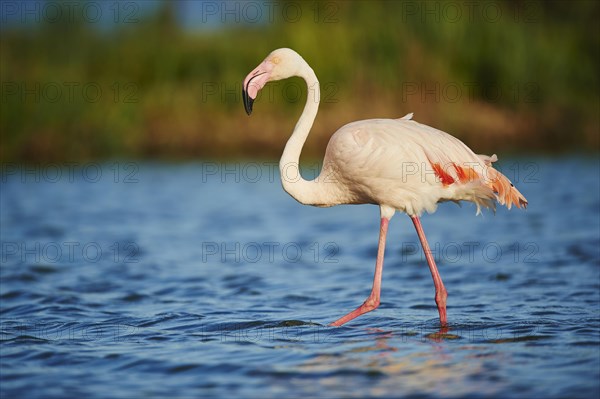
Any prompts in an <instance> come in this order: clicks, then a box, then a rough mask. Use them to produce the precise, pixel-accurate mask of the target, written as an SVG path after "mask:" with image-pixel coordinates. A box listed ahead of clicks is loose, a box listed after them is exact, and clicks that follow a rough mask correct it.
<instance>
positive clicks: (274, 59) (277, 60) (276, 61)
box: [271, 57, 281, 65]
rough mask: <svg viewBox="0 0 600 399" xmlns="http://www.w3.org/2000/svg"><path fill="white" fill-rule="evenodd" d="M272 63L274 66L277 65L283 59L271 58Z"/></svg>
mask: <svg viewBox="0 0 600 399" xmlns="http://www.w3.org/2000/svg"><path fill="white" fill-rule="evenodd" d="M271 62H272V63H273V64H275V65H277V64H279V63H280V62H281V59H280V58H279V57H273V58H271Z"/></svg>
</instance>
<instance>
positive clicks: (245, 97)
mask: <svg viewBox="0 0 600 399" xmlns="http://www.w3.org/2000/svg"><path fill="white" fill-rule="evenodd" d="M242 99H243V100H244V109H245V110H246V113H247V114H248V115H250V114H252V104H254V99H252V98H250V96H249V95H248V93H247V92H246V90H244V89H242Z"/></svg>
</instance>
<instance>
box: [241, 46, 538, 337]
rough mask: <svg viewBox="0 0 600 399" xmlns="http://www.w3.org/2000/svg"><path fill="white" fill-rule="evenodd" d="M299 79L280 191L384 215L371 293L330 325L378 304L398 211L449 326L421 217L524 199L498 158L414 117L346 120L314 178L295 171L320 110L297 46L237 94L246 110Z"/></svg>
mask: <svg viewBox="0 0 600 399" xmlns="http://www.w3.org/2000/svg"><path fill="white" fill-rule="evenodd" d="M292 76H299V77H301V78H303V79H304V80H305V81H306V84H307V87H308V96H307V99H306V105H305V106H304V111H303V112H302V115H301V116H300V119H299V120H298V122H297V123H296V127H295V128H294V131H293V132H292V135H291V137H290V138H289V140H288V142H287V144H286V146H285V149H284V150H283V155H282V156H281V160H280V162H279V169H280V172H281V182H282V185H283V189H284V190H285V191H286V192H287V193H288V194H290V195H291V196H292V197H293V198H295V199H296V200H297V201H298V202H300V203H302V204H305V205H313V206H319V207H328V206H333V205H340V204H376V205H379V208H380V213H381V224H380V229H379V244H378V250H377V260H376V262H375V277H374V279H373V288H372V290H371V294H370V295H369V297H368V298H367V299H366V300H365V301H364V303H363V304H362V305H361V306H359V307H358V308H357V309H355V310H354V311H352V312H350V313H348V314H346V315H345V316H343V317H341V318H339V319H338V320H336V321H334V322H333V323H331V324H330V325H332V326H341V325H342V324H344V323H347V322H348V321H350V320H352V319H354V318H356V317H358V316H360V315H362V314H364V313H367V312H370V311H372V310H374V309H375V308H377V307H378V306H379V301H380V291H381V276H382V272H383V256H384V252H385V242H386V235H387V230H388V224H389V221H390V219H391V218H392V216H393V215H394V213H395V211H396V210H398V211H402V212H405V213H406V214H408V216H409V217H410V218H411V219H412V222H413V224H414V226H415V229H416V230H417V235H418V236H419V240H420V241H421V246H422V247H423V251H424V253H425V257H426V259H427V264H428V265H429V270H430V271H431V276H432V277H433V283H434V286H435V302H436V304H437V308H438V312H439V316H440V324H441V325H442V327H445V326H446V325H447V318H446V297H447V296H448V294H447V292H446V288H445V287H444V283H443V282H442V278H441V277H440V274H439V272H438V270H437V267H436V265H435V261H434V259H433V256H432V255H431V250H430V249H429V244H428V243H427V239H426V238H425V233H424V232H423V228H422V227H421V221H420V219H419V216H420V215H421V214H422V213H423V211H427V212H430V213H431V212H434V211H435V209H436V208H437V204H438V203H439V202H443V201H454V202H458V201H471V202H474V203H475V204H476V206H477V214H479V213H480V212H481V206H483V207H487V208H492V209H494V210H495V201H497V202H498V203H500V204H501V205H506V206H507V207H508V208H509V209H510V207H511V206H512V205H513V204H514V205H516V206H517V207H519V208H520V207H521V206H523V207H526V206H527V200H526V199H525V197H523V195H522V194H521V193H520V192H519V191H518V190H517V189H516V187H515V186H513V184H512V183H511V182H510V180H508V179H507V178H506V177H505V176H504V175H502V174H501V173H500V172H498V171H497V170H496V169H494V168H493V167H492V162H495V161H496V160H497V157H496V155H493V156H491V157H489V156H485V155H477V154H475V153H474V152H473V151H471V149H470V148H469V147H467V146H466V145H465V144H464V143H463V142H461V141H460V140H458V139H457V138H455V137H453V136H451V135H449V134H447V133H445V132H442V131H440V130H437V129H434V128H432V127H429V126H426V125H422V124H420V123H418V122H415V121H414V120H412V114H408V115H406V116H404V117H402V118H400V119H369V120H363V121H357V122H352V123H349V124H347V125H345V126H343V127H341V128H340V129H339V130H338V131H337V132H335V133H334V134H333V136H332V137H331V139H330V140H329V144H328V145H327V149H326V152H325V158H324V160H323V167H322V170H321V173H320V174H319V176H318V177H317V178H316V179H314V180H311V181H307V180H304V179H303V178H302V177H301V176H300V169H299V159H300V152H301V151H302V147H303V145H304V142H305V141H306V138H307V136H308V133H309V132H310V129H311V127H312V125H313V122H314V120H315V117H316V115H317V110H318V108H319V93H320V91H319V81H318V80H317V76H316V75H315V73H314V71H313V70H312V68H311V67H310V66H309V65H308V64H307V63H306V61H304V59H303V58H302V57H301V56H300V55H299V54H298V53H296V52H295V51H294V50H291V49H288V48H280V49H277V50H274V51H273V52H271V54H269V55H268V56H267V58H265V60H264V61H263V62H262V63H261V64H260V65H258V67H256V68H255V69H254V70H253V71H252V72H250V74H248V76H246V79H244V84H243V88H242V97H243V101H244V107H245V109H246V112H247V113H248V115H250V114H251V113H252V105H253V102H254V100H255V99H256V96H257V95H258V92H259V90H261V89H262V88H263V87H264V86H265V84H267V83H268V82H270V81H275V80H281V79H286V78H289V77H292Z"/></svg>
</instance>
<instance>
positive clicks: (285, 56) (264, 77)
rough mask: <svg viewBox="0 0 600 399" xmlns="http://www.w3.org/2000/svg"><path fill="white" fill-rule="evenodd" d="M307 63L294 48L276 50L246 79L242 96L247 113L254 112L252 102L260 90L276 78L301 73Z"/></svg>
mask: <svg viewBox="0 0 600 399" xmlns="http://www.w3.org/2000/svg"><path fill="white" fill-rule="evenodd" d="M303 64H306V62H305V61H304V59H303V58H302V57H301V56H300V54H298V53H297V52H295V51H294V50H292V49H289V48H280V49H277V50H274V51H273V52H271V54H269V55H268V56H267V58H265V60H264V61H263V62H261V63H260V65H259V66H257V67H256V68H254V70H253V71H252V72H250V73H249V74H248V76H246V79H244V84H243V86H242V98H243V99H244V108H245V109H246V113H247V114H248V115H250V114H251V113H252V104H253V103H254V100H255V99H256V96H257V95H258V92H259V91H260V90H261V89H262V88H263V87H264V86H265V85H266V84H267V83H268V82H271V81H274V80H281V79H286V78H289V77H292V76H296V75H299V74H300V73H301V67H302V65H303Z"/></svg>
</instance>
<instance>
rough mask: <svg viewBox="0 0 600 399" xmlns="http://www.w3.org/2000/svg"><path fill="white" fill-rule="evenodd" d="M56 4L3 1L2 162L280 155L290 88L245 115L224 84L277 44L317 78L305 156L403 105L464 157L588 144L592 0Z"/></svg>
mask: <svg viewBox="0 0 600 399" xmlns="http://www.w3.org/2000/svg"><path fill="white" fill-rule="evenodd" d="M67 3H68V2H65V3H61V2H53V3H52V7H58V8H60V9H61V10H62V11H61V12H64V14H62V15H63V17H62V18H54V17H55V16H56V14H48V13H49V12H50V11H53V12H54V8H52V9H47V7H48V4H47V2H43V1H42V2H29V4H30V5H31V4H33V6H31V7H33V8H32V10H34V12H35V7H38V11H39V12H40V15H41V18H38V19H39V21H38V20H36V19H35V18H34V17H35V15H33V14H25V15H24V16H23V15H19V14H14V13H15V9H14V8H5V9H4V10H3V15H2V18H3V21H2V22H3V24H2V30H1V31H0V75H1V82H2V87H1V89H2V93H1V110H0V139H1V140H0V157H1V159H2V161H17V162H21V161H22V162H40V161H74V160H89V159H104V158H115V157H117V158H169V159H173V158H175V159H188V158H206V157H210V158H231V157H249V158H250V157H259V156H260V157H275V156H278V155H279V154H280V152H281V150H282V148H283V145H284V143H285V141H286V140H287V138H288V136H289V133H290V132H291V130H292V128H293V126H294V124H295V121H296V120H297V118H298V116H299V114H300V112H301V109H302V106H303V103H304V101H305V97H304V94H305V91H306V90H305V88H303V87H302V82H301V81H300V80H298V79H292V80H289V81H287V82H280V83H277V84H272V86H271V88H270V89H268V90H265V91H264V92H263V93H262V95H261V97H260V98H259V99H258V100H257V101H256V103H255V112H254V114H253V116H252V118H249V117H248V116H247V115H246V114H245V113H244V110H243V106H242V102H241V94H240V91H241V81H242V79H243V78H244V77H245V76H246V74H247V73H248V72H250V71H251V70H252V69H253V68H254V67H255V66H256V65H257V64H258V63H259V62H260V61H262V59H263V58H264V57H265V56H266V55H267V54H268V53H269V52H270V51H271V50H273V49H275V48H278V47H291V48H294V49H295V50H297V51H298V52H299V53H300V54H301V55H303V57H304V58H305V59H306V60H307V61H308V62H309V64H311V66H312V67H313V68H314V70H315V72H316V73H317V76H318V77H319V80H320V82H321V88H322V98H321V102H322V105H321V110H320V113H319V115H318V116H317V121H316V123H315V126H314V128H313V134H312V135H311V137H310V138H309V140H308V143H307V146H306V156H307V157H313V156H314V157H319V156H321V155H322V153H323V151H324V147H325V145H326V143H327V141H328V139H329V137H330V135H331V134H332V133H333V132H334V131H335V130H336V129H337V128H338V127H340V126H341V125H343V124H345V123H347V122H350V121H353V120H358V119H364V118H374V117H390V118H397V117H401V116H403V115H404V114H406V113H408V112H414V113H415V119H416V120H418V121H421V122H424V123H428V124H430V125H432V126H435V127H437V128H440V129H443V130H445V131H448V132H450V133H452V134H454V135H456V136H457V137H459V138H461V139H462V140H463V141H465V142H466V143H467V144H468V145H470V146H472V147H473V148H474V149H476V150H477V152H480V153H493V152H501V151H504V152H508V151H510V152H541V151H553V152H555V151H573V150H584V151H597V149H598V145H599V136H600V134H599V131H600V128H599V126H600V123H599V109H600V100H599V74H598V71H599V70H600V34H599V33H598V27H597V21H598V20H600V6H599V4H600V3H597V2H595V1H571V2H568V1H564V2H562V1H561V2H536V1H507V2H504V1H500V2H482V3H472V2H462V1H458V2H453V1H448V2H416V1H381V2H379V1H348V2H337V1H324V2H316V1H308V2H300V1H295V2H294V1H288V2H275V3H268V2H262V1H261V2H227V3H223V2H220V1H212V2H204V3H203V4H201V5H198V4H196V5H195V6H194V7H193V10H194V12H193V13H192V11H190V8H189V4H188V5H186V4H185V3H180V2H154V3H153V6H152V7H148V6H147V4H148V3H146V4H145V6H144V7H140V3H137V2H119V3H117V2H113V3H110V4H109V6H107V5H106V3H105V4H104V5H103V6H102V7H103V10H104V11H103V12H105V13H111V14H110V17H109V18H108V22H109V23H103V24H98V23H92V22H93V21H91V18H90V16H89V15H85V14H83V13H81V12H74V13H72V15H70V16H68V17H64V16H66V15H68V14H67V11H68V7H69V6H68V4H67ZM71 3H72V2H71ZM88 3H93V2H88ZM6 4H11V3H10V2H8V3H3V4H2V7H6ZM12 4H13V6H14V5H15V4H16V5H17V6H18V7H21V5H19V4H17V3H16V2H13V3H12ZM84 4H85V3H84ZM44 7H46V10H45V11H46V13H47V14H48V15H44V14H43V12H44V9H45V8H44ZM111 7H112V8H111ZM251 7H255V8H254V9H253V8H251ZM258 7H261V8H260V15H258V14H257V12H256V10H259V8H258ZM17 11H22V10H19V9H17ZM10 13H12V14H14V15H12V17H13V18H12V20H11V19H10V18H7V14H10ZM186 13H187V14H188V15H186ZM15 15H16V17H15ZM113 15H114V17H115V18H114V19H115V21H114V22H118V23H113V24H111V23H110V22H111V21H110V20H111V18H112V16H113ZM94 22H95V21H94ZM184 22H185V23H184Z"/></svg>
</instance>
